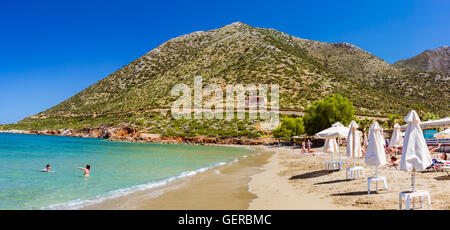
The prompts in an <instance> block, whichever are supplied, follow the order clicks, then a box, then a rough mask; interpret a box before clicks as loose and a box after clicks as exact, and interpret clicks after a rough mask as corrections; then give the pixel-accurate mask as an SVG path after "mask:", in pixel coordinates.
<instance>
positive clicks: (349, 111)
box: [303, 94, 355, 135]
mask: <svg viewBox="0 0 450 230" xmlns="http://www.w3.org/2000/svg"><path fill="white" fill-rule="evenodd" d="M354 113H355V108H354V107H353V104H352V103H351V102H350V101H349V100H348V98H346V97H343V96H342V95H340V94H331V95H329V96H327V97H325V98H324V99H322V100H319V101H315V102H313V104H312V105H311V106H310V107H308V108H307V109H306V112H305V115H304V116H303V122H304V124H305V130H306V133H307V134H308V135H313V134H315V133H317V132H319V131H321V130H323V129H326V128H328V127H330V126H331V125H332V124H334V123H336V122H341V123H342V124H344V125H347V124H349V123H350V121H351V120H352V119H354V117H355V116H354Z"/></svg>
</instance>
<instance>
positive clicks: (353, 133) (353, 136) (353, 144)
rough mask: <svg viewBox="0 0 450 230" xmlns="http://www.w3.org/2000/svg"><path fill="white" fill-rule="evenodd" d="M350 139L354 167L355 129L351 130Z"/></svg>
mask: <svg viewBox="0 0 450 230" xmlns="http://www.w3.org/2000/svg"><path fill="white" fill-rule="evenodd" d="M352 138H353V143H352V157H353V167H355V166H356V163H355V129H354V128H352Z"/></svg>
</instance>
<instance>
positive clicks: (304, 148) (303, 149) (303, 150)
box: [302, 139, 306, 154]
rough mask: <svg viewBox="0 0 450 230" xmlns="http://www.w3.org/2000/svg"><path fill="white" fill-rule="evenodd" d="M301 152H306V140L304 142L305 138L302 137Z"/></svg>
mask: <svg viewBox="0 0 450 230" xmlns="http://www.w3.org/2000/svg"><path fill="white" fill-rule="evenodd" d="M302 153H303V154H305V153H306V142H305V139H303V142H302Z"/></svg>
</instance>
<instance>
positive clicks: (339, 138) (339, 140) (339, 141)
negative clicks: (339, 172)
mask: <svg viewBox="0 0 450 230" xmlns="http://www.w3.org/2000/svg"><path fill="white" fill-rule="evenodd" d="M339 143H341V136H340V135H339V136H338V155H339V161H341V149H340V148H339Z"/></svg>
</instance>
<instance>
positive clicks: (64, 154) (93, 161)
mask: <svg viewBox="0 0 450 230" xmlns="http://www.w3.org/2000/svg"><path fill="white" fill-rule="evenodd" d="M250 153H252V150H248V149H240V148H233V147H217V146H215V147H210V146H193V145H163V144H149V143H126V142H110V141H105V140H101V139H88V138H76V137H57V136H37V135H25V134H0V209H76V208H80V207H82V206H83V205H86V204H89V203H95V202H100V201H102V200H104V199H108V198H112V197H116V196H120V195H123V194H128V193H131V192H134V191H139V190H143V189H148V188H152V187H155V186H162V185H164V184H167V183H169V182H170V181H172V180H174V179H177V178H182V177H186V176H192V175H194V174H196V173H201V172H202V171H205V170H207V169H209V168H211V167H215V166H218V165H222V164H225V163H226V162H231V161H233V160H236V159H237V158H238V157H240V156H243V155H246V154H250ZM46 164H51V166H52V170H54V171H55V172H54V173H45V172H40V169H43V168H45V165H46ZM86 164H90V165H91V176H90V177H86V178H85V177H84V176H83V171H82V170H78V169H76V167H84V166H85V165H86Z"/></svg>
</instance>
